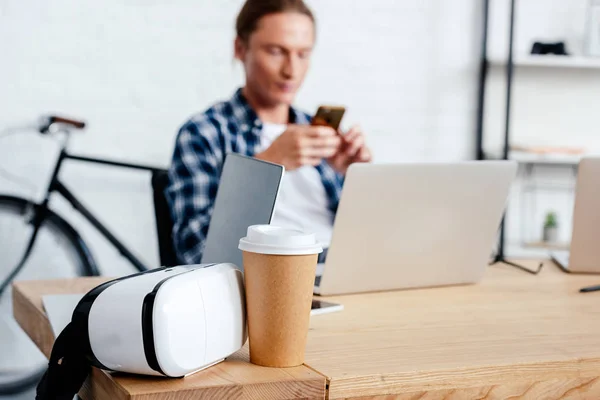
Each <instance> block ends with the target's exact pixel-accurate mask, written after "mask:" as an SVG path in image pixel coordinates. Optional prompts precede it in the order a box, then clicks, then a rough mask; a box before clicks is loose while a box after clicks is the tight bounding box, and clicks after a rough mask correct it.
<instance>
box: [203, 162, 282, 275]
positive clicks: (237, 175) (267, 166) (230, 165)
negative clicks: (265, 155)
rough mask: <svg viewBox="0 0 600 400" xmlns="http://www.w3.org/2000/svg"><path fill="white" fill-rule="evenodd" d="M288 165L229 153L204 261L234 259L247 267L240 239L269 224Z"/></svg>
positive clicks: (240, 266) (218, 191) (238, 263)
mask: <svg viewBox="0 0 600 400" xmlns="http://www.w3.org/2000/svg"><path fill="white" fill-rule="evenodd" d="M283 174H284V168H283V166H281V165H277V164H271V163H268V162H265V161H261V160H257V159H255V158H251V157H245V156H241V155H239V154H233V153H231V154H228V155H227V157H226V158H225V162H224V164H223V170H222V172H221V178H220V182H219V189H218V190H217V196H216V198H215V204H214V210H213V213H212V217H211V220H210V226H209V228H208V235H207V237H206V245H205V247H204V252H203V254H202V263H203V264H207V263H222V262H230V263H233V264H235V265H236V266H238V267H239V268H240V269H242V270H243V266H242V265H243V264H242V252H241V250H239V249H238V243H239V240H240V238H242V237H244V236H246V231H247V229H248V227H249V226H250V225H257V224H269V223H270V222H271V218H272V216H273V211H274V209H275V201H276V200H277V195H278V193H279V186H280V184H281V179H282V178H283Z"/></svg>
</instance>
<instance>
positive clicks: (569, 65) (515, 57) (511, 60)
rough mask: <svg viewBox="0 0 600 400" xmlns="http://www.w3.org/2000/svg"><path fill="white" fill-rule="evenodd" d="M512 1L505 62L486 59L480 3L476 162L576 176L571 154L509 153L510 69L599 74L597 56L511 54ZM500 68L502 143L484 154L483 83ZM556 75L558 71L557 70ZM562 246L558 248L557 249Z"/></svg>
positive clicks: (485, 11)
mask: <svg viewBox="0 0 600 400" xmlns="http://www.w3.org/2000/svg"><path fill="white" fill-rule="evenodd" d="M516 1H517V0H510V15H509V29H508V32H507V36H508V42H507V43H508V49H507V50H508V52H507V54H508V56H507V58H506V59H489V58H488V27H489V8H490V7H489V5H490V0H484V3H483V20H482V22H483V29H482V45H481V56H480V68H479V90H478V107H477V110H478V113H477V125H476V126H477V135H476V146H477V148H476V159H478V160H486V159H504V160H511V159H514V160H516V161H518V162H519V163H520V164H522V165H523V167H524V170H525V175H527V174H529V175H531V171H532V170H533V168H534V167H536V166H557V167H565V168H572V169H573V171H574V172H575V173H576V170H577V164H578V163H579V159H580V158H581V155H572V154H551V153H550V154H548V153H546V154H538V153H530V152H516V151H512V150H513V148H512V146H511V137H510V125H511V124H510V123H511V102H512V88H513V80H514V70H515V68H516V69H524V68H528V69H531V68H539V69H543V68H555V69H573V70H597V71H598V72H599V73H600V57H597V58H594V57H583V56H556V55H529V54H514V32H515V19H516V18H515V9H516ZM499 67H500V68H504V69H505V75H506V80H505V83H506V87H505V94H506V99H505V103H504V110H503V112H504V140H503V146H502V148H501V149H499V151H498V152H497V153H496V154H490V153H486V152H485V151H484V122H483V118H484V114H485V104H484V103H485V92H486V84H487V76H488V71H489V69H490V68H499ZM557 72H560V71H557ZM505 236H506V229H505V221H504V219H503V221H502V226H501V229H500V238H499V245H498V249H497V254H496V257H495V261H502V260H505V241H506V240H505ZM529 245H531V246H540V245H541V244H540V243H535V242H532V243H529ZM559 247H562V246H559Z"/></svg>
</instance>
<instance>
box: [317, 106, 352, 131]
mask: <svg viewBox="0 0 600 400" xmlns="http://www.w3.org/2000/svg"><path fill="white" fill-rule="evenodd" d="M345 112H346V108H345V107H340V106H319V108H318V109H317V113H316V114H315V116H314V117H313V119H312V121H311V125H320V126H323V125H325V126H330V127H332V128H333V129H335V130H336V131H337V130H338V128H339V127H340V123H341V122H342V118H343V117H344V113H345Z"/></svg>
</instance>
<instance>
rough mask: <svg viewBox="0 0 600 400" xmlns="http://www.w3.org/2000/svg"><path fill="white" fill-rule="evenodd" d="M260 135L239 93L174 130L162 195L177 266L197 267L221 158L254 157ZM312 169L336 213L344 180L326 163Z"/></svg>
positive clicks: (297, 118) (304, 119)
mask: <svg viewBox="0 0 600 400" xmlns="http://www.w3.org/2000/svg"><path fill="white" fill-rule="evenodd" d="M309 122H310V116H309V115H307V114H305V113H303V112H300V111H298V110H295V109H294V108H290V123H294V124H307V123H309ZM261 132H262V122H261V121H260V119H259V118H258V116H257V115H256V113H255V112H254V110H252V108H250V106H249V104H248V102H247V101H246V99H245V98H244V96H243V95H242V92H241V89H238V90H237V91H236V93H235V94H234V95H233V97H232V98H231V99H230V100H228V101H225V102H222V103H218V104H216V105H214V106H213V107H211V108H209V109H208V110H207V111H205V112H204V113H201V114H198V115H195V116H193V117H192V118H191V119H190V120H189V121H188V122H186V123H185V124H184V125H183V126H182V127H181V129H180V130H179V133H178V135H177V140H176V142H175V151H174V153H173V160H172V164H171V168H170V169H169V186H168V187H167V189H166V191H165V195H166V197H167V200H168V202H169V206H170V209H171V216H172V218H173V242H174V245H175V252H176V254H177V256H178V258H179V260H180V262H184V263H186V264H197V263H200V261H201V258H202V251H203V249H204V242H205V239H206V235H207V233H208V227H209V224H210V218H211V215H212V211H213V206H214V202H215V197H216V195H217V189H218V187H219V177H220V175H221V168H222V166H223V162H224V160H225V156H226V155H227V154H228V153H239V154H243V155H245V156H250V157H253V156H254V155H255V154H256V153H257V152H258V150H259V146H260V135H261ZM315 168H316V169H317V171H318V172H319V174H320V176H321V180H322V182H323V186H324V187H325V192H326V193H327V196H328V198H329V208H330V209H331V210H332V211H333V212H334V213H335V211H336V210H337V206H338V203H339V199H340V194H341V190H342V182H343V177H342V176H341V175H340V174H338V173H337V172H335V171H334V170H333V169H332V168H331V167H330V166H329V164H327V163H326V162H325V161H323V162H322V163H321V164H320V165H318V166H316V167H315ZM332 223H333V221H332Z"/></svg>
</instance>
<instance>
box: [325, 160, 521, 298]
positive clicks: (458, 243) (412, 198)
mask: <svg viewBox="0 0 600 400" xmlns="http://www.w3.org/2000/svg"><path fill="white" fill-rule="evenodd" d="M516 172H517V164H516V163H515V162H512V161H471V162H458V163H428V164H425V163H422V164H389V165H376V164H353V165H352V166H351V167H350V168H349V169H348V172H347V174H346V179H345V183H344V190H343V193H342V198H341V200H340V204H339V207H338V211H337V215H336V220H335V225H334V230H333V236H332V241H331V245H330V247H329V250H328V254H327V258H326V260H325V263H324V264H320V265H319V266H318V269H317V278H316V280H315V287H314V292H315V294H320V295H338V294H348V293H359V292H374V291H382V290H393V289H408V288H420V287H434V286H445V285H455V284H468V283H475V282H478V281H480V280H481V278H482V277H483V275H484V273H485V269H486V266H487V264H488V260H489V255H490V251H491V249H492V248H493V245H494V242H495V239H496V235H497V232H498V227H499V225H500V221H501V219H502V214H503V211H504V209H505V205H506V201H507V198H508V194H509V191H510V187H511V184H512V182H513V180H514V178H515V175H516Z"/></svg>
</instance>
